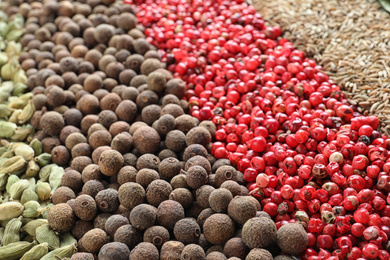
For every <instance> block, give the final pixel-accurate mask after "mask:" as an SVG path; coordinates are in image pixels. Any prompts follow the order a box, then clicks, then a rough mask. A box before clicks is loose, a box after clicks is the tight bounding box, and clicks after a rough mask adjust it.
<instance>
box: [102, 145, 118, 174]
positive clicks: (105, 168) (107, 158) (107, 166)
mask: <svg viewBox="0 0 390 260" xmlns="http://www.w3.org/2000/svg"><path fill="white" fill-rule="evenodd" d="M123 162H124V159H123V156H122V155H121V154H120V153H119V152H118V151H115V150H107V151H104V152H103V153H102V154H101V155H100V157H99V169H100V171H101V173H103V174H104V175H106V176H113V175H116V174H117V173H118V172H119V170H120V169H121V168H122V166H123Z"/></svg>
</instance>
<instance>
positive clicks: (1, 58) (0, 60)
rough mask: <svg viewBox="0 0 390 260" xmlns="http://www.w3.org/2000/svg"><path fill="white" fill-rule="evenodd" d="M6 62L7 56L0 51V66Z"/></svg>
mask: <svg viewBox="0 0 390 260" xmlns="http://www.w3.org/2000/svg"><path fill="white" fill-rule="evenodd" d="M7 62H8V56H7V54H6V53H4V52H0V67H1V66H3V65H4V64H6V63H7Z"/></svg>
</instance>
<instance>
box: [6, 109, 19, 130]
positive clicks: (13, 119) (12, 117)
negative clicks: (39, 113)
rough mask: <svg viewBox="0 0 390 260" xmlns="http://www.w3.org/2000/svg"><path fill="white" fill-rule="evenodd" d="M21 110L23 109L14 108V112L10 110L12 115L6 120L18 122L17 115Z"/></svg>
mask: <svg viewBox="0 0 390 260" xmlns="http://www.w3.org/2000/svg"><path fill="white" fill-rule="evenodd" d="M22 111H23V110H22V109H15V110H14V112H12V115H11V116H10V117H9V118H8V122H10V123H14V124H16V123H18V116H19V115H20V114H21V113H22ZM15 131H16V128H15Z"/></svg>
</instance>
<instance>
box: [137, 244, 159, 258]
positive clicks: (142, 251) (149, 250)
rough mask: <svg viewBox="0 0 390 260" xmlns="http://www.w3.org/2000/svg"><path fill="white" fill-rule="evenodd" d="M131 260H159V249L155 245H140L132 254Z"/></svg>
mask: <svg viewBox="0 0 390 260" xmlns="http://www.w3.org/2000/svg"><path fill="white" fill-rule="evenodd" d="M130 259H132V260H145V259H148V260H159V253H158V249H157V247H156V246H155V245H153V244H152V243H149V242H142V243H139V244H138V245H137V246H136V247H134V249H133V250H131V252H130Z"/></svg>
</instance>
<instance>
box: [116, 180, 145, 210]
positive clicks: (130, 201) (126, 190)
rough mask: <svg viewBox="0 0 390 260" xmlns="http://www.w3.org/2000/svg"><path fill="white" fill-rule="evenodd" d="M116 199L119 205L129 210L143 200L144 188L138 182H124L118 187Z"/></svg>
mask: <svg viewBox="0 0 390 260" xmlns="http://www.w3.org/2000/svg"><path fill="white" fill-rule="evenodd" d="M118 199H119V202H120V204H121V205H123V206H125V207H126V208H127V209H130V210H131V209H133V208H134V207H135V206H137V205H139V204H141V203H143V202H144V201H145V189H144V188H143V187H142V186H141V185H139V184H138V183H134V182H126V183H124V184H122V185H121V186H120V187H119V190H118Z"/></svg>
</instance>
